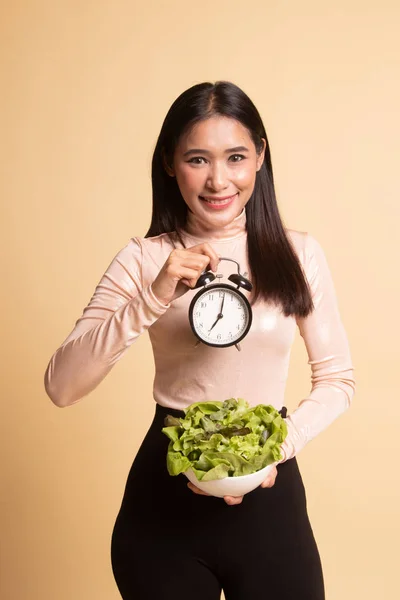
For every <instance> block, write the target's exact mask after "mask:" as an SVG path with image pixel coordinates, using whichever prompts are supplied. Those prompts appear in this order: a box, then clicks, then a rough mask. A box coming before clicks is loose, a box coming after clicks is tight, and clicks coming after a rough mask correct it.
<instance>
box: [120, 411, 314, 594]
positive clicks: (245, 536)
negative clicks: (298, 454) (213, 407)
mask: <svg viewBox="0 0 400 600" xmlns="http://www.w3.org/2000/svg"><path fill="white" fill-rule="evenodd" d="M283 411H284V412H283V416H285V414H286V408H284V409H283ZM166 414H173V415H175V416H178V417H180V416H184V413H183V412H182V411H179V410H174V409H165V408H164V407H162V406H160V405H158V404H156V409H155V415H154V419H153V422H152V423H151V425H150V428H149V430H148V432H147V434H146V436H145V438H144V440H143V442H142V444H141V446H140V449H139V451H138V453H137V455H136V457H135V460H134V461H133V464H132V467H131V469H130V472H129V475H128V479H127V483H126V487H125V492H124V495H123V499H122V504H121V508H120V510H119V513H118V516H117V519H116V521H115V525H114V530H113V534H112V540H111V562H112V569H113V573H114V577H115V581H116V583H117V585H118V588H119V591H120V593H121V596H122V598H123V599H124V600H188V599H190V600H219V598H220V596H221V589H223V590H224V594H225V597H226V600H269V599H271V600H275V599H276V598H279V600H324V597H325V596H324V582H323V574H322V568H321V561H320V556H319V552H318V548H317V545H316V542H315V539H314V535H313V532H312V528H311V525H310V522H309V518H308V515H307V506H306V495H305V490H304V485H303V482H302V478H301V475H300V472H299V468H298V464H297V460H296V458H292V459H290V460H288V461H286V462H284V463H282V464H280V465H278V467H277V468H278V475H277V478H276V480H275V485H274V486H273V487H272V488H261V487H258V488H256V489H255V490H254V491H252V492H250V493H249V494H246V495H245V496H244V498H243V501H242V503H241V504H237V505H233V506H229V505H228V504H226V502H225V501H224V499H223V498H216V497H214V496H202V495H199V494H195V493H194V492H192V491H191V490H190V489H189V488H188V487H187V482H188V479H187V478H186V476H185V475H184V474H180V475H177V476H171V475H169V474H168V471H167V468H166V455H167V447H168V443H169V440H168V438H167V437H166V435H164V434H163V433H162V432H161V429H162V427H163V426H164V417H165V415H166Z"/></svg>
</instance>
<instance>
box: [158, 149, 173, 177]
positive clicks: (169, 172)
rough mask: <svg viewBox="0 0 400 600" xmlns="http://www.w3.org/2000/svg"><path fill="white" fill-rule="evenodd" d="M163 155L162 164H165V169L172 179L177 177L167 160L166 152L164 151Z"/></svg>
mask: <svg viewBox="0 0 400 600" xmlns="http://www.w3.org/2000/svg"><path fill="white" fill-rule="evenodd" d="M161 154H162V162H163V166H164V169H165V170H166V172H167V173H168V175H169V176H170V177H175V172H174V170H173V168H172V167H171V166H170V165H169V164H168V162H167V159H166V157H165V152H164V150H163V151H162V153H161Z"/></svg>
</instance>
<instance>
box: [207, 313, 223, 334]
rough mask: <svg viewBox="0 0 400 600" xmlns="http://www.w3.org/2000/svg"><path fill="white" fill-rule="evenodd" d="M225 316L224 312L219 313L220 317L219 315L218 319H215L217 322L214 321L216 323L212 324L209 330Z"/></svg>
mask: <svg viewBox="0 0 400 600" xmlns="http://www.w3.org/2000/svg"><path fill="white" fill-rule="evenodd" d="M223 316H224V315H223V314H221V313H219V315H218V317H217V320H216V321H215V323H214V324H213V325H212V326H211V328H210V329H209V330H208V331H209V332H210V331H211V329H213V328H214V327H215V326H216V324H217V323H218V321H219V320H220V319H222V317H223Z"/></svg>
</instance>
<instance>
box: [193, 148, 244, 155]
mask: <svg viewBox="0 0 400 600" xmlns="http://www.w3.org/2000/svg"><path fill="white" fill-rule="evenodd" d="M225 152H226V153H228V152H249V149H248V148H246V146H236V147H235V148H228V150H225ZM189 154H211V152H210V151H209V150H202V149H201V148H192V149H191V150H187V152H185V153H184V155H183V156H188V155H189Z"/></svg>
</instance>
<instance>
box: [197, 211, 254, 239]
mask: <svg viewBox="0 0 400 600" xmlns="http://www.w3.org/2000/svg"><path fill="white" fill-rule="evenodd" d="M246 233H247V229H246V208H245V207H243V210H242V211H241V213H239V214H238V215H237V217H235V218H234V219H233V220H232V221H230V223H227V224H226V225H224V226H223V227H219V228H218V229H215V228H213V227H212V226H210V225H208V224H206V223H204V222H203V221H200V219H199V217H198V216H197V215H195V214H194V213H193V212H191V211H189V210H188V213H187V219H186V226H185V234H186V235H187V237H190V238H193V239H198V240H201V241H205V242H207V241H210V242H225V241H229V240H232V239H236V238H240V237H242V236H244V235H246Z"/></svg>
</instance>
